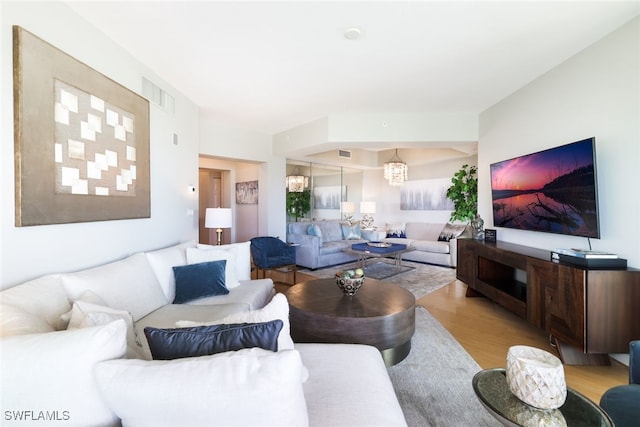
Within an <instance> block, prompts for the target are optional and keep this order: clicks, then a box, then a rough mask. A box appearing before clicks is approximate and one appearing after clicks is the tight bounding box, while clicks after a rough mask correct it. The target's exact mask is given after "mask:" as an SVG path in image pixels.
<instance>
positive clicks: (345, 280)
mask: <svg viewBox="0 0 640 427" xmlns="http://www.w3.org/2000/svg"><path fill="white" fill-rule="evenodd" d="M363 283H364V272H363V271H362V269H359V268H358V269H356V270H345V271H338V272H337V273H336V284H337V285H338V287H339V288H340V290H341V291H342V293H343V294H345V295H346V296H349V297H350V296H353V295H355V294H356V292H358V289H360V287H361V286H362V284H363Z"/></svg>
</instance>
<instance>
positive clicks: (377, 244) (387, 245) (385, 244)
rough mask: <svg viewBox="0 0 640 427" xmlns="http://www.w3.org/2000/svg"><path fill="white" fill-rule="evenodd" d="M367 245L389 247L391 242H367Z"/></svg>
mask: <svg viewBox="0 0 640 427" xmlns="http://www.w3.org/2000/svg"><path fill="white" fill-rule="evenodd" d="M367 245H369V246H373V247H374V248H388V247H389V246H391V243H386V242H367Z"/></svg>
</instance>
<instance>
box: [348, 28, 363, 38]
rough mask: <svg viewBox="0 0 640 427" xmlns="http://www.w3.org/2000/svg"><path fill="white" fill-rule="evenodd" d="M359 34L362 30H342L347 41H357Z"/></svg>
mask: <svg viewBox="0 0 640 427" xmlns="http://www.w3.org/2000/svg"><path fill="white" fill-rule="evenodd" d="M361 34H362V30H360V28H356V27H352V28H347V29H346V30H344V38H345V39H347V40H358V39H359V38H360V35H361Z"/></svg>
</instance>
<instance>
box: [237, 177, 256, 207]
mask: <svg viewBox="0 0 640 427" xmlns="http://www.w3.org/2000/svg"><path fill="white" fill-rule="evenodd" d="M236 204H237V205H256V204H258V181H244V182H236Z"/></svg>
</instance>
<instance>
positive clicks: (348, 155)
mask: <svg viewBox="0 0 640 427" xmlns="http://www.w3.org/2000/svg"><path fill="white" fill-rule="evenodd" d="M338 157H340V158H341V159H350V158H351V151H349V150H338Z"/></svg>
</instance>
